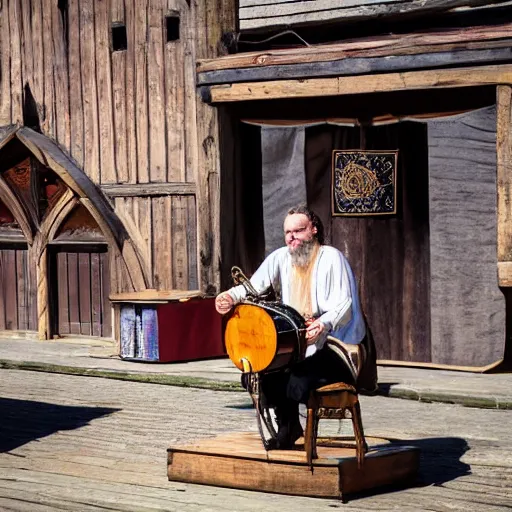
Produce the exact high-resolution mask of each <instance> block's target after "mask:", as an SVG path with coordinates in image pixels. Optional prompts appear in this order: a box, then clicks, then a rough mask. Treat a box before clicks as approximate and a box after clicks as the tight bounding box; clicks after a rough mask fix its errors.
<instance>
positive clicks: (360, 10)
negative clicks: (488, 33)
mask: <svg viewBox="0 0 512 512" xmlns="http://www.w3.org/2000/svg"><path fill="white" fill-rule="evenodd" d="M500 3H506V2H505V0H503V1H500V0H498V1H494V2H493V1H489V0H441V1H439V0H240V7H239V16H240V29H241V30H255V29H271V28H277V27H285V26H289V25H304V24H315V23H325V22H335V21H352V20H361V19H366V18H377V17H379V18H382V17H384V16H400V15H404V14H407V15H409V16H410V15H411V14H427V13H434V12H436V13H442V12H445V11H451V10H453V9H457V8H460V7H464V8H465V9H470V8H478V7H483V6H486V4H489V5H490V4H492V5H499V4H500Z"/></svg>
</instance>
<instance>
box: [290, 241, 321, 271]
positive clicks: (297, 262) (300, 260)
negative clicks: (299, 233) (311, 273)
mask: <svg viewBox="0 0 512 512" xmlns="http://www.w3.org/2000/svg"><path fill="white" fill-rule="evenodd" d="M317 244H318V242H317V240H316V238H312V239H311V240H304V241H303V242H302V243H301V244H300V245H299V246H298V247H297V248H295V249H293V250H291V249H288V250H289V252H290V256H291V257H292V265H294V266H296V267H306V266H307V265H309V263H310V262H311V257H312V256H313V253H314V250H315V247H316V245H317Z"/></svg>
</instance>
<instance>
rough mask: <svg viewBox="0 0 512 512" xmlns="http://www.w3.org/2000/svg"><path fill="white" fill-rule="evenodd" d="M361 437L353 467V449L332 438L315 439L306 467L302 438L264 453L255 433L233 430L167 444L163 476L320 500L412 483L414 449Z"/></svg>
mask: <svg viewBox="0 0 512 512" xmlns="http://www.w3.org/2000/svg"><path fill="white" fill-rule="evenodd" d="M366 441H367V443H368V446H369V451H368V453H367V454H366V457H365V463H364V466H363V467H362V468H361V469H358V467H357V460H356V457H355V447H354V448H342V447H339V446H336V442H335V441H334V440H333V439H322V438H319V439H318V457H319V458H318V459H316V460H315V461H313V470H311V468H310V467H309V466H308V465H307V463H306V454H305V452H304V449H303V444H302V440H299V441H298V442H297V444H296V449H295V450H272V451H269V452H266V451H265V450H264V449H263V446H262V444H261V440H260V437H259V435H258V434H257V433H248V432H236V433H232V434H228V435H223V436H218V437H215V438H211V439H202V440H200V441H197V442H196V443H194V444H189V445H181V446H180V445H176V446H171V447H170V448H169V449H168V450H167V451H168V464H167V474H168V477H169V480H171V481H177V482H188V483H194V484H206V485H214V486H219V487H231V488H235V489H248V490H253V491H263V492H274V493H280V494H293V495H300V496H313V497H323V498H343V497H345V496H346V495H348V494H353V493H356V492H361V491H366V490H369V489H374V488H376V487H380V486H384V485H404V484H408V483H411V482H413V481H414V479H415V477H416V473H417V471H418V466H419V449H417V448H414V447H404V446H393V445H392V444H391V443H390V442H389V441H388V440H386V439H383V438H375V437H373V438H372V437H367V438H366Z"/></svg>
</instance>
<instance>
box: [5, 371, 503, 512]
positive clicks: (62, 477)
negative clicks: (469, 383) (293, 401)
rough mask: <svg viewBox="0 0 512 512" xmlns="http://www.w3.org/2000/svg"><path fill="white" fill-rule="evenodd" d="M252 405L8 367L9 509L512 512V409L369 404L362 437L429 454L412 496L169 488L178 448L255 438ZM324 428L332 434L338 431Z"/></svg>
mask: <svg viewBox="0 0 512 512" xmlns="http://www.w3.org/2000/svg"><path fill="white" fill-rule="evenodd" d="M249 402H250V399H249V397H248V396H247V394H246V393H228V392H213V391H209V390H200V389H185V388H176V387H170V386H159V385H152V384H142V383H134V382H121V381H114V380H107V379H98V378H90V377H75V376H69V375H55V374H45V373H37V372H28V371H16V370H0V510H1V511H2V512H3V511H11V510H16V511H20V512H40V511H45V512H46V511H56V510H71V511H79V512H82V511H95V512H99V511H102V512H105V511H106V510H116V511H122V512H146V511H148V512H149V511H153V512H154V511H172V512H175V511H176V512H217V511H220V512H233V511H237V512H274V511H275V510H279V511H280V512H298V511H302V510H304V511H308V512H329V511H332V510H333V509H337V508H338V509H340V510H341V509H343V512H347V511H350V512H352V511H357V512H363V511H383V510H396V511H400V512H421V511H429V512H432V511H435V512H454V511H455V512H482V511H485V512H498V511H506V510H510V509H512V429H511V428H510V425H511V423H512V411H500V410H480V409H470V408H463V407H460V406H453V405H446V404H428V403H419V402H413V401H407V400H396V399H389V398H383V397H361V403H362V414H363V423H364V427H365V431H366V433H367V435H374V436H384V437H395V438H399V439H406V440H407V444H412V445H414V446H418V447H419V448H420V449H421V463H420V473H419V480H418V485H417V486H415V487H408V488H406V489H402V490H399V491H396V490H395V492H389V490H379V491H378V492H374V493H370V494H363V495H361V496H358V497H351V498H350V500H349V502H348V503H346V504H342V503H340V501H339V500H332V499H316V498H306V497H300V496H287V495H277V494H271V493H261V492H254V491H246V490H239V489H227V488H220V487H211V486H206V485H194V484H185V483H180V482H169V481H168V478H167V460H166V455H167V449H168V447H169V446H171V445H176V444H190V443H195V442H196V441H197V440H199V439H207V438H211V437H214V436H217V435H223V434H229V433H230V432H235V431H241V430H242V431H252V432H256V423H255V418H254V411H253V410H252V409H251V408H250V406H249ZM349 423H350V422H349ZM320 427H321V429H322V428H324V427H325V428H326V430H325V431H324V432H325V435H331V434H336V433H337V430H338V428H339V424H338V422H337V421H330V422H329V421H326V422H324V427H322V422H321V425H320ZM348 431H349V430H348V429H347V431H345V429H344V427H343V428H342V433H348Z"/></svg>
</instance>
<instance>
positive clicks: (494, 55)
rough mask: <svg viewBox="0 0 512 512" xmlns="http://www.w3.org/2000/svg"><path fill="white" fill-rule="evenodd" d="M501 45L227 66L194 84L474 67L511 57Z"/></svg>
mask: <svg viewBox="0 0 512 512" xmlns="http://www.w3.org/2000/svg"><path fill="white" fill-rule="evenodd" d="M500 44H502V45H504V46H505V47H503V48H492V49H489V48H483V49H474V50H452V51H442V52H431V53H423V54H419V55H417V54H416V55H391V56H382V57H352V58H343V59H339V60H335V61H327V62H308V63H303V64H285V65H279V66H260V67H253V68H244V69H240V68H239V69H227V70H222V71H209V72H206V73H200V74H198V77H197V79H198V81H197V83H198V85H214V84H229V83H236V82H253V81H260V80H283V79H289V78H300V79H303V78H315V77H327V76H349V75H357V74H370V73H390V72H394V71H401V70H407V71H412V70H416V69H434V68H445V67H454V66H461V65H470V66H477V65H479V64H491V63H493V62H506V61H509V62H510V61H511V60H512V48H511V45H512V42H511V41H506V42H501V43H500Z"/></svg>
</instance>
